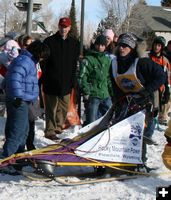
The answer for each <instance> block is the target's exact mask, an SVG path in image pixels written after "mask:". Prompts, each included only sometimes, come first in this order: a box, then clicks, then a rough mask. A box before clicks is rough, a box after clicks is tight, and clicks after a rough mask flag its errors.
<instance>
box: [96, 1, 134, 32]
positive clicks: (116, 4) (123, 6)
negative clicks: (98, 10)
mask: <svg viewBox="0 0 171 200" xmlns="http://www.w3.org/2000/svg"><path fill="white" fill-rule="evenodd" d="M137 1H138V0H100V2H101V6H102V8H103V10H104V11H105V12H106V13H108V12H109V10H111V9H113V12H114V13H115V15H116V17H117V18H118V28H119V31H120V32H123V31H122V23H123V22H125V27H126V26H127V29H128V28H129V18H130V13H131V8H132V6H133V5H134V4H135V3H137Z"/></svg>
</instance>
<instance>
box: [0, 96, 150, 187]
mask: <svg viewBox="0 0 171 200" xmlns="http://www.w3.org/2000/svg"><path fill="white" fill-rule="evenodd" d="M132 102H133V104H132ZM145 107H146V105H145V104H143V106H135V102H134V97H131V98H130V97H129V99H128V98H126V101H124V103H123V104H122V108H119V111H118V110H117V109H116V106H115V105H113V106H112V107H111V108H110V109H109V110H108V112H107V113H106V114H105V115H104V116H103V117H102V118H100V119H98V120H96V121H95V122H93V123H91V124H89V125H87V126H85V127H83V128H81V129H80V130H79V131H78V136H76V137H74V138H72V139H69V138H66V139H63V140H62V141H61V142H59V143H57V144H54V145H49V146H46V147H44V148H40V149H36V150H32V151H27V152H24V153H18V154H14V155H12V156H10V157H7V158H5V159H3V160H0V172H1V173H3V170H4V169H5V168H6V167H8V166H13V167H14V168H15V169H16V170H17V172H18V173H19V174H22V175H24V176H27V177H28V178H31V179H33V180H45V181H46V180H48V181H49V180H55V181H57V182H59V183H60V184H63V185H77V184H86V183H95V182H101V181H110V180H124V179H130V178H136V177H137V176H140V175H141V176H142V175H145V176H149V174H148V173H147V171H144V172H141V171H140V170H139V169H140V167H141V166H144V165H143V161H142V151H143V137H144V136H143V133H144V127H145V110H144V108H145ZM77 167H81V168H84V169H86V170H83V171H82V173H81V172H79V173H77V172H76V170H73V171H74V172H72V173H71V176H72V175H73V176H77V175H78V176H79V177H82V178H83V177H84V178H85V177H90V178H93V179H91V180H88V181H87V180H81V181H80V180H79V181H76V182H75V181H74V182H73V181H70V180H67V178H66V177H68V176H70V174H69V173H70V171H69V169H70V168H74V169H75V168H77ZM21 168H22V169H21ZM25 168H26V169H27V168H29V170H23V169H25ZM30 169H31V170H30ZM63 169H64V171H65V172H62V173H61V171H62V170H63ZM90 169H91V170H90ZM106 169H108V170H107V172H109V173H108V175H109V176H108V177H107V176H104V174H105V173H103V172H104V171H106ZM109 169H110V170H109ZM90 171H91V172H90ZM66 172H67V173H66ZM89 172H90V173H89ZM61 176H62V177H63V178H62V177H61ZM82 178H81V179H82Z"/></svg>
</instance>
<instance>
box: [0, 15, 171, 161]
mask: <svg viewBox="0 0 171 200" xmlns="http://www.w3.org/2000/svg"><path fill="white" fill-rule="evenodd" d="M71 25H72V23H71V20H70V19H69V18H68V17H63V18H61V19H60V20H59V23H58V31H57V32H56V33H55V34H53V35H51V36H49V37H47V38H46V39H45V40H44V41H39V40H34V39H33V38H32V37H31V36H29V35H20V36H19V37H18V38H17V39H16V38H12V39H10V40H9V41H7V42H6V44H5V45H4V46H3V50H2V52H1V54H0V73H1V76H2V77H3V80H2V81H1V88H0V89H1V93H5V95H6V100H5V102H6V110H7V120H6V125H5V133H4V134H5V142H4V146H3V152H2V156H3V157H7V156H10V155H12V154H15V153H18V152H23V151H25V150H26V149H27V150H32V149H35V148H36V147H35V146H34V135H35V130H34V129H35V120H36V118H37V116H38V113H39V112H38V110H39V106H40V102H43V103H41V104H43V108H44V111H45V130H44V133H45V137H46V138H48V139H50V140H54V141H56V140H58V139H59V138H58V137H59V135H60V134H62V132H63V127H64V124H65V121H66V117H67V111H68V108H69V105H70V95H71V91H72V89H74V88H78V87H79V91H80V92H81V94H82V96H83V101H84V107H85V111H84V114H85V118H86V120H85V121H84V123H83V125H86V124H89V123H91V122H93V121H95V120H97V119H99V118H100V117H102V116H103V115H104V114H105V113H106V112H107V110H108V109H109V108H110V107H111V106H112V105H116V116H117V115H119V113H120V112H121V109H122V106H123V105H124V104H125V102H126V101H127V100H128V98H127V97H128V96H133V97H134V101H133V103H132V104H133V105H132V106H133V107H135V105H138V106H139V107H140V106H142V107H143V108H145V109H146V128H145V131H144V141H143V156H142V160H143V162H144V163H145V162H146V160H147V157H146V145H147V144H154V142H153V140H152V135H153V133H154V128H155V123H156V120H157V122H158V123H159V124H162V125H167V123H168V121H169V109H170V103H171V102H170V83H171V77H170V76H171V75H170V73H171V41H169V42H168V44H167V46H166V40H165V38H164V37H162V36H156V37H155V38H154V41H153V43H152V46H151V50H150V51H149V52H147V51H146V49H144V52H146V53H144V52H143V54H142V46H141V44H142V39H140V38H138V37H137V36H136V35H134V34H133V33H123V34H121V35H120V36H119V37H117V36H116V34H115V33H114V31H113V30H112V29H106V30H105V31H104V32H102V33H101V34H100V35H98V36H97V38H96V39H95V41H94V43H93V44H91V46H90V48H89V49H86V50H85V55H84V56H83V57H81V59H80V56H79V48H80V47H79V41H77V40H76V39H74V38H72V37H71V36H70V34H69V32H70V29H71ZM10 43H11V44H10ZM140 52H141V53H140ZM78 61H79V62H80V66H79V69H78V68H77V66H78V65H77V63H78ZM78 103H79V102H78Z"/></svg>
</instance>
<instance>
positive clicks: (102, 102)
mask: <svg viewBox="0 0 171 200" xmlns="http://www.w3.org/2000/svg"><path fill="white" fill-rule="evenodd" d="M111 105H112V101H111V98H110V97H107V98H105V99H99V98H97V97H90V98H89V100H88V105H87V111H86V123H87V124H89V123H91V122H94V121H95V120H97V119H99V118H100V117H102V116H103V115H104V114H105V113H106V112H107V111H108V109H109V108H110V107H111Z"/></svg>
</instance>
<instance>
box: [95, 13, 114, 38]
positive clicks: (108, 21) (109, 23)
mask: <svg viewBox="0 0 171 200" xmlns="http://www.w3.org/2000/svg"><path fill="white" fill-rule="evenodd" d="M105 29H112V30H113V32H115V33H116V32H117V30H118V18H117V17H116V15H115V14H114V12H113V10H109V12H108V15H107V17H106V18H104V19H102V20H101V21H100V23H99V24H98V27H97V30H96V32H95V33H94V34H93V38H94V39H95V38H96V37H97V36H98V35H100V34H102V33H103V31H104V30H105Z"/></svg>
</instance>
